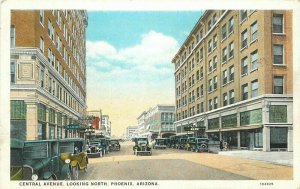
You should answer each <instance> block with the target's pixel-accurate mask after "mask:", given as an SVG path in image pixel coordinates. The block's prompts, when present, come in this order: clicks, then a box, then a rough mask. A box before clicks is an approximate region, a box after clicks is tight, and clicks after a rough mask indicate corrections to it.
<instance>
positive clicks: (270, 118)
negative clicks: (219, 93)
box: [175, 95, 293, 151]
mask: <svg viewBox="0 0 300 189" xmlns="http://www.w3.org/2000/svg"><path fill="white" fill-rule="evenodd" d="M175 126H176V130H177V134H182V133H186V132H187V131H186V128H188V127H193V128H197V127H203V126H204V127H205V135H206V136H207V137H208V138H209V139H210V142H211V143H212V144H216V145H217V144H219V143H220V141H224V142H226V143H227V144H228V145H229V146H230V148H232V149H247V150H262V151H293V100H292V97H291V96H279V95H264V96H261V97H258V98H255V99H250V100H247V101H243V102H239V103H236V104H233V105H230V106H228V107H222V108H219V109H217V110H214V111H210V112H207V113H202V114H199V115H196V116H193V117H191V118H187V119H185V120H182V121H177V122H176V123H175ZM195 134H196V133H195Z"/></svg>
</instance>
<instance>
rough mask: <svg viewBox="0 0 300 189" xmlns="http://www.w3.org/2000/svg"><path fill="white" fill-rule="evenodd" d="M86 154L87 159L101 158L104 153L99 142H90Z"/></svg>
mask: <svg viewBox="0 0 300 189" xmlns="http://www.w3.org/2000/svg"><path fill="white" fill-rule="evenodd" d="M86 152H87V156H88V157H89V158H90V157H102V156H103V153H104V152H103V149H102V147H101V143H100V142H91V143H90V144H88V147H87V150H86Z"/></svg>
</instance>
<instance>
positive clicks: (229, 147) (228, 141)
mask: <svg viewBox="0 0 300 189" xmlns="http://www.w3.org/2000/svg"><path fill="white" fill-rule="evenodd" d="M227 148H228V150H230V149H231V137H229V138H228V140H227Z"/></svg>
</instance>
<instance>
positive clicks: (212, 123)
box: [207, 117, 220, 130]
mask: <svg viewBox="0 0 300 189" xmlns="http://www.w3.org/2000/svg"><path fill="white" fill-rule="evenodd" d="M207 125H208V130H211V129H219V125H220V123H219V118H218V117H217V118H213V119H209V120H208V124H207Z"/></svg>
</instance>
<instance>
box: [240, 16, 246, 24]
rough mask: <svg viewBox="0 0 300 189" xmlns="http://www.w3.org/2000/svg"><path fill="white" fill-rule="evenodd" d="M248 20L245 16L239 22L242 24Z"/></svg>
mask: <svg viewBox="0 0 300 189" xmlns="http://www.w3.org/2000/svg"><path fill="white" fill-rule="evenodd" d="M247 20H248V16H247V17H246V18H244V20H242V21H241V22H240V25H242V24H243V23H244V22H246V21H247Z"/></svg>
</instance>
